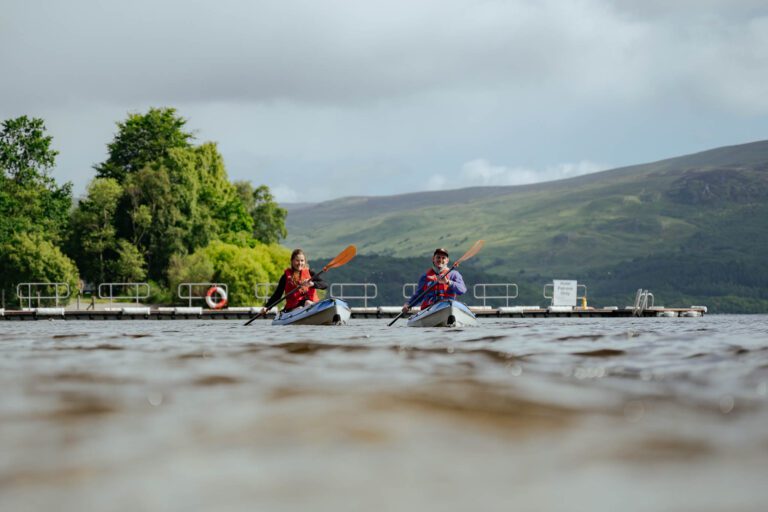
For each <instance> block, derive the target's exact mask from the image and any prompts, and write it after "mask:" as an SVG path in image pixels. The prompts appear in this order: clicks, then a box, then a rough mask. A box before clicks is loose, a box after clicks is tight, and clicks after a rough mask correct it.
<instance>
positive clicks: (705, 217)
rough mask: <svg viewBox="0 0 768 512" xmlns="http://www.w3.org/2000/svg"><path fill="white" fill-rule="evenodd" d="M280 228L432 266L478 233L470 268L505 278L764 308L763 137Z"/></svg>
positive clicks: (356, 208)
mask: <svg viewBox="0 0 768 512" xmlns="http://www.w3.org/2000/svg"><path fill="white" fill-rule="evenodd" d="M287 225H288V232H289V238H288V240H287V241H286V244H287V245H289V246H301V247H304V248H305V249H307V250H308V251H309V252H310V254H311V255H312V256H313V257H319V256H331V255H333V254H335V253H337V252H338V251H339V250H340V248H343V247H344V246H345V245H347V244H350V243H355V244H357V246H358V249H359V250H360V252H361V253H363V254H368V255H379V256H382V257H398V258H407V257H421V258H425V259H426V260H427V261H428V256H429V254H431V252H432V250H433V249H434V248H435V247H436V246H438V245H440V246H446V247H449V248H451V249H452V250H453V251H452V252H453V254H455V255H460V254H461V253H462V252H463V251H464V250H466V249H467V248H468V247H469V246H470V245H471V244H472V243H473V242H474V241H475V240H477V239H480V238H483V239H485V240H486V244H487V245H486V249H484V250H483V252H482V253H481V254H480V255H478V257H477V259H476V260H474V261H473V265H475V266H476V267H477V269H478V271H481V272H488V273H490V274H493V275H497V276H502V277H504V278H506V279H507V280H509V281H512V282H518V281H525V280H528V279H534V280H535V279H538V280H540V281H541V284H543V283H544V282H547V281H550V280H551V279H552V278H573V279H579V280H580V281H584V282H586V283H587V284H588V286H590V290H591V291H590V294H591V295H592V296H593V297H599V295H600V294H602V295H603V296H604V297H605V298H606V299H611V300H613V301H619V300H620V299H621V302H624V301H625V300H627V299H625V297H627V296H630V295H631V294H632V293H633V290H634V289H636V288H638V287H646V288H651V290H652V291H654V293H656V295H657V296H659V295H660V294H661V295H662V296H663V297H664V298H665V299H666V297H669V298H670V299H674V300H676V301H695V302H704V303H709V304H716V305H717V307H718V308H719V309H720V310H721V311H733V310H736V311H747V310H748V311H768V286H766V285H768V277H766V265H765V263H763V262H764V260H765V256H764V255H765V254H766V252H767V251H768V235H767V234H766V233H768V141H762V142H755V143H751V144H743V145H739V146H729V147H724V148H718V149H713V150H709V151H705V152H701V153H696V154H694V155H688V156H682V157H677V158H671V159H668V160H662V161H659V162H654V163H650V164H644V165H636V166H631V167H624V168H620V169H614V170H610V171H604V172H600V173H595V174H590V175H585V176H580V177H577V178H572V179H568V180H561V181H554V182H547V183H538V184H533V185H525V186H515V187H476V188H466V189H460V190H451V191H438V192H419V193H413V194H404V195H398V196H385V197H347V198H341V199H337V200H333V201H327V202H324V203H319V204H315V205H309V206H304V207H302V208H296V209H291V210H290V213H289V215H288V222H287ZM530 276H537V277H534V278H531V277H530ZM532 289H538V285H537V286H533V287H532ZM592 291H594V293H595V294H598V295H594V294H593V293H592ZM659 292H660V293H659ZM601 302H602V301H601ZM665 302H667V303H668V302H669V301H668V300H665ZM679 304H684V305H688V304H685V303H684V302H679Z"/></svg>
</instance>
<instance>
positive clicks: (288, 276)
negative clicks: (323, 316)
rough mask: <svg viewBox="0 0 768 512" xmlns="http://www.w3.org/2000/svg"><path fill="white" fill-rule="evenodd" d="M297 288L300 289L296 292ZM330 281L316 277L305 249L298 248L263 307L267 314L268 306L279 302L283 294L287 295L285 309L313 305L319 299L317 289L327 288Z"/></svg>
mask: <svg viewBox="0 0 768 512" xmlns="http://www.w3.org/2000/svg"><path fill="white" fill-rule="evenodd" d="M296 288H299V290H298V291H296V292H294V290H295V289H296ZM326 288H328V283H326V282H325V281H323V280H322V278H320V277H315V273H314V272H313V271H311V270H310V269H309V267H308V266H307V257H306V256H305V255H304V251H302V250H301V249H296V250H295V251H293V252H292V253H291V268H287V269H285V272H284V273H283V275H282V276H280V281H278V282H277V289H276V290H275V292H274V293H273V294H272V296H271V297H270V298H269V300H268V301H267V306H265V307H263V308H262V309H261V313H262V314H265V313H266V312H267V308H268V307H271V306H270V305H274V304H275V303H277V302H279V301H280V299H281V298H282V297H283V294H285V295H287V298H286V299H285V308H284V309H283V311H290V310H292V309H296V308H300V307H302V306H311V305H312V304H314V303H316V302H317V301H318V300H319V299H318V297H317V290H325V289H326Z"/></svg>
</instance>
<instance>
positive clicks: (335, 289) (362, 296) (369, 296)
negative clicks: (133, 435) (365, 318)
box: [329, 283, 379, 308]
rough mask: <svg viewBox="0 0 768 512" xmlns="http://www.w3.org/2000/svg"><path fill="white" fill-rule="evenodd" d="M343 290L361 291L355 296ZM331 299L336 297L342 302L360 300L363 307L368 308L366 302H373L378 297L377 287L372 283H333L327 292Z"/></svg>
mask: <svg viewBox="0 0 768 512" xmlns="http://www.w3.org/2000/svg"><path fill="white" fill-rule="evenodd" d="M345 288H346V289H347V290H349V289H350V288H351V289H352V290H361V291H359V292H357V293H358V294H357V295H355V294H354V292H352V291H345ZM369 290H371V292H369ZM329 292H330V294H331V297H336V298H337V299H341V300H344V301H350V300H362V301H363V307H364V308H367V307H368V301H369V300H373V299H375V298H376V297H378V296H379V287H378V286H376V285H375V284H374V283H333V284H332V285H331V288H330V290H329Z"/></svg>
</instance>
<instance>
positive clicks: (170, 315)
mask: <svg viewBox="0 0 768 512" xmlns="http://www.w3.org/2000/svg"><path fill="white" fill-rule="evenodd" d="M470 310H472V312H473V313H475V314H476V315H477V316H478V318H480V319H493V318H620V317H632V316H635V317H657V316H658V317H699V316H703V315H704V314H705V313H706V312H707V308H706V307H704V306H692V307H689V308H660V307H653V308H648V309H643V310H637V309H636V308H634V307H625V308H617V307H609V308H572V309H565V308H563V307H556V308H553V307H549V308H541V307H527V306H510V307H500V308H491V307H488V306H486V307H483V306H480V307H472V306H470ZM259 311H261V308H247V307H246V308H229V309H219V310H213V309H203V308H200V307H178V308H174V307H168V308H149V307H125V308H111V309H104V310H95V311H92V310H82V309H81V310H77V309H65V308H31V309H25V310H2V309H0V320H200V319H204V320H247V319H249V318H251V317H252V316H253V315H255V314H257V313H258V312H259ZM398 313H400V307H399V306H380V307H357V308H356V307H353V308H352V318H353V319H354V318H394V317H395V316H396V315H397V314H398ZM273 317H274V314H269V315H267V316H266V317H264V319H265V320H266V319H271V318H273Z"/></svg>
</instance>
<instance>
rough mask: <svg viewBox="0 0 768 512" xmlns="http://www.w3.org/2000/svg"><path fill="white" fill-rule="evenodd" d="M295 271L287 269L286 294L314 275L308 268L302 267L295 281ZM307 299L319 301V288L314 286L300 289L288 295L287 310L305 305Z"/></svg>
mask: <svg viewBox="0 0 768 512" xmlns="http://www.w3.org/2000/svg"><path fill="white" fill-rule="evenodd" d="M293 276H294V271H293V269H292V268H287V269H285V294H286V295H288V294H290V293H291V292H292V291H293V290H295V289H296V288H298V287H299V283H300V282H302V281H304V280H306V279H311V278H312V275H311V274H310V273H309V269H308V268H306V267H305V268H303V269H301V272H300V273H299V275H298V276H297V278H296V280H295V281H294V277H293ZM307 300H311V301H312V302H317V301H318V300H319V299H318V298H317V290H315V289H314V288H309V289H308V290H299V291H298V292H296V293H294V294H292V295H288V298H287V299H285V310H286V311H290V310H292V309H296V308H298V307H301V306H302V305H304V302H305V301H307Z"/></svg>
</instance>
